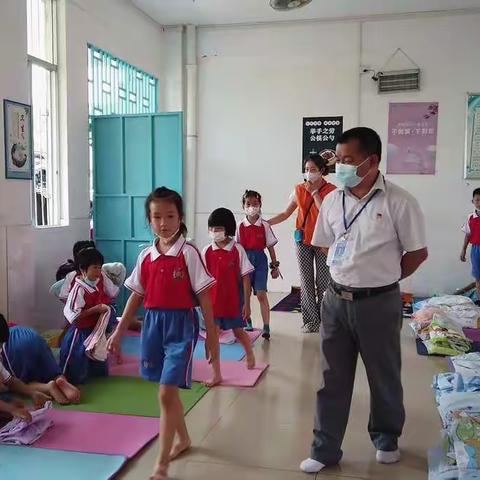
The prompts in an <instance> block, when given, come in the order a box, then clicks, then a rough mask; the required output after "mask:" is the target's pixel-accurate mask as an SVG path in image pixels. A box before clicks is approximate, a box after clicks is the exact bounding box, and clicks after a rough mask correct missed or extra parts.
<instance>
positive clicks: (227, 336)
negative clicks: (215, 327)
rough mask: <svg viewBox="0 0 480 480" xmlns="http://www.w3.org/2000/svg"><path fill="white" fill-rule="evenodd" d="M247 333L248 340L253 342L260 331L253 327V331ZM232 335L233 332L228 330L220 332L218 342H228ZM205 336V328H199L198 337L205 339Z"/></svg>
mask: <svg viewBox="0 0 480 480" xmlns="http://www.w3.org/2000/svg"><path fill="white" fill-rule="evenodd" d="M247 334H248V336H249V337H250V341H251V342H252V343H253V342H255V340H257V338H258V337H259V336H260V335H261V334H262V331H261V330H258V329H255V330H254V331H253V332H247ZM232 335H233V332H232V331H230V330H228V331H225V332H220V337H219V341H220V343H224V344H229V343H230V339H231V337H232ZM206 337H207V333H206V332H205V330H200V338H203V339H205V338H206Z"/></svg>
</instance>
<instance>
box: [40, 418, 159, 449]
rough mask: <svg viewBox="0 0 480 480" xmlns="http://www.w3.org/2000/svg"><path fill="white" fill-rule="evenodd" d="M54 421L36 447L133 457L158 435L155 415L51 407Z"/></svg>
mask: <svg viewBox="0 0 480 480" xmlns="http://www.w3.org/2000/svg"><path fill="white" fill-rule="evenodd" d="M47 416H48V417H49V418H51V419H52V420H53V422H54V424H53V426H52V427H51V428H50V429H49V430H47V432H46V433H45V435H44V436H43V437H42V438H40V439H39V440H37V441H36V442H35V443H34V445H33V446H34V447H36V448H47V449H49V450H66V451H70V452H83V453H102V454H105V455H121V456H123V457H127V458H132V457H134V456H135V455H136V454H137V453H138V452H139V451H140V450H141V449H142V448H143V447H144V446H145V445H146V444H147V443H148V442H150V441H151V440H152V439H153V438H155V437H156V436H157V435H158V429H159V425H158V418H150V417H131V416H129V415H112V414H108V413H89V412H69V411H65V410H57V409H52V410H50V411H48V412H47Z"/></svg>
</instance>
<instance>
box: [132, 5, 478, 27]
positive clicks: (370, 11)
mask: <svg viewBox="0 0 480 480" xmlns="http://www.w3.org/2000/svg"><path fill="white" fill-rule="evenodd" d="M132 2H133V3H134V5H136V6H137V7H138V8H140V9H141V10H143V11H144V12H145V13H146V14H147V15H149V16H150V17H151V18H153V19H154V20H155V21H156V22H158V23H159V24H161V25H180V24H189V23H190V24H194V25H219V24H220V25H223V24H232V23H256V22H278V21H285V20H309V19H323V20H326V19H330V18H335V19H337V18H350V17H369V16H372V15H390V14H402V13H412V12H429V11H442V10H456V9H465V8H474V7H477V8H480V0H313V1H312V3H310V4H309V5H307V6H305V7H303V8H299V9H297V10H293V11H289V12H279V11H275V10H273V9H272V8H271V7H270V5H269V0H132Z"/></svg>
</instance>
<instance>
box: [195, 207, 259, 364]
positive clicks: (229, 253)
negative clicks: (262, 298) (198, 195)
mask: <svg viewBox="0 0 480 480" xmlns="http://www.w3.org/2000/svg"><path fill="white" fill-rule="evenodd" d="M208 229H209V235H210V238H211V239H212V243H211V244H210V245H208V246H206V247H205V248H204V250H203V259H204V261H205V265H206V267H207V269H208V271H209V272H210V273H211V274H212V275H213V276H214V278H215V280H216V281H217V283H216V285H214V286H213V287H212V289H211V290H210V291H211V295H212V305H213V317H214V319H215V324H216V325H217V327H218V328H220V329H221V330H233V333H234V335H235V337H236V338H237V340H238V341H239V342H240V343H241V344H242V346H243V348H244V349H245V353H246V361H247V367H248V368H249V369H252V368H254V367H255V356H254V354H253V350H252V344H251V342H250V338H249V336H248V335H247V333H246V332H245V331H244V330H243V329H244V327H245V325H246V320H247V319H248V318H250V293H251V283H250V275H251V274H252V273H253V271H254V268H253V265H252V264H251V263H250V261H249V260H248V257H247V253H246V252H245V249H244V248H243V247H242V246H241V245H240V244H238V243H237V242H236V241H235V240H234V239H233V238H234V237H235V231H236V229H237V225H236V222H235V217H234V215H233V213H232V212H231V211H230V210H228V209H227V208H217V209H216V210H214V211H213V212H212V213H211V215H210V217H209V218H208Z"/></svg>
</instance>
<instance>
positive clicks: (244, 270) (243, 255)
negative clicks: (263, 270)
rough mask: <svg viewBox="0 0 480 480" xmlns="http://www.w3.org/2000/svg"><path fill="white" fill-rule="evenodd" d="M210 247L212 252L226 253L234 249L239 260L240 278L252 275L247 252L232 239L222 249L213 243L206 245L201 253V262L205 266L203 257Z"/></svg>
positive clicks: (251, 266) (252, 269) (252, 268)
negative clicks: (224, 251) (223, 251)
mask: <svg viewBox="0 0 480 480" xmlns="http://www.w3.org/2000/svg"><path fill="white" fill-rule="evenodd" d="M210 247H211V248H212V250H213V251H214V252H215V251H217V250H226V251H227V252H231V251H232V250H233V249H234V248H235V249H236V250H237V252H238V257H239V259H240V275H241V276H242V277H244V276H245V275H248V274H250V273H252V272H253V271H254V270H255V268H254V267H253V265H252V264H251V263H250V260H249V259H248V257H247V252H246V251H245V249H244V248H243V247H242V246H241V245H240V244H239V243H237V242H236V241H235V240H233V239H232V240H231V241H230V243H227V245H225V247H223V249H222V248H221V247H219V246H218V245H217V244H216V243H215V242H212V243H211V244H210V245H207V246H206V247H205V248H204V249H203V251H202V258H203V261H204V262H205V264H207V260H206V258H205V256H206V253H207V250H208V249H209V248H210Z"/></svg>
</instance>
